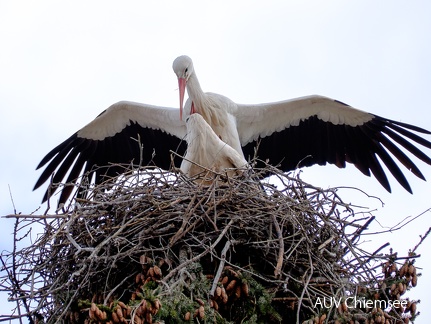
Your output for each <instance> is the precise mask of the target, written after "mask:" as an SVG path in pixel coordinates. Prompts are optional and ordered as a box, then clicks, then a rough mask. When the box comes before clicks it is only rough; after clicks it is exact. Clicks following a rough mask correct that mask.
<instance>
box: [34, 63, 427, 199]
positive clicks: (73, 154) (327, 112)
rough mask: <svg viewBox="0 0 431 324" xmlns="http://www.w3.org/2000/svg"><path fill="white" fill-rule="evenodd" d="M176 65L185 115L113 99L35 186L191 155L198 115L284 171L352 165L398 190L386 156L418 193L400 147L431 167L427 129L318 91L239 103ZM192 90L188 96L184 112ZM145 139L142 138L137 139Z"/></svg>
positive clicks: (246, 152) (55, 154)
mask: <svg viewBox="0 0 431 324" xmlns="http://www.w3.org/2000/svg"><path fill="white" fill-rule="evenodd" d="M173 69H174V72H175V74H176V75H177V77H178V82H179V88H180V116H181V118H178V110H177V109H174V108H166V107H158V106H152V105H147V104H141V103H133V102H125V101H121V102H118V103H116V104H113V105H112V106H111V107H109V108H108V109H107V110H105V111H104V112H102V113H101V114H100V115H99V116H98V117H97V118H96V119H94V120H93V121H92V122H90V123H89V124H88V125H86V126H84V127H83V128H82V129H80V130H79V131H77V132H76V133H75V134H73V135H72V136H71V137H69V138H68V139H66V140H65V141H64V142H63V143H61V144H60V145H58V146H57V147H55V148H54V149H53V150H52V151H50V152H49V153H48V154H47V155H46V156H45V157H44V158H43V159H42V161H41V162H40V164H39V165H38V167H37V168H38V169H39V168H41V167H43V166H44V165H45V164H47V163H48V165H47V166H46V167H45V170H44V171H43V172H42V174H41V176H40V178H39V179H38V181H37V182H36V185H35V187H34V189H36V188H38V187H40V186H41V185H42V184H43V183H44V182H46V181H47V180H48V179H49V178H50V177H51V175H52V174H53V173H54V176H53V178H52V183H53V184H54V185H53V186H52V187H51V186H50V187H49V188H48V190H47V191H46V193H45V195H44V198H43V202H44V201H46V200H47V199H49V198H50V196H52V194H54V192H55V191H56V189H57V187H56V184H58V183H60V182H62V181H63V180H64V179H65V177H66V175H67V173H68V172H69V174H68V176H67V180H66V182H67V183H74V182H76V181H77V178H78V176H79V175H80V174H82V172H84V173H86V172H89V173H88V176H89V178H90V179H91V178H93V177H94V181H95V183H96V184H97V183H100V182H101V181H103V180H104V179H105V177H113V176H115V175H117V174H120V173H122V172H123V171H124V169H123V168H122V167H121V166H119V164H120V163H123V164H131V163H133V164H135V165H139V164H141V165H155V166H158V167H160V168H162V169H169V167H170V166H171V165H170V164H171V158H170V152H169V151H170V150H173V151H175V152H177V153H178V154H179V155H181V156H184V153H185V151H186V143H185V141H184V140H183V139H184V138H185V136H186V133H187V130H186V124H185V121H184V119H186V118H187V116H188V115H190V114H191V113H194V112H196V113H199V114H200V115H202V117H203V118H204V119H205V121H206V122H207V123H208V124H209V125H210V126H211V127H212V129H213V130H214V132H215V134H217V136H218V137H219V138H220V139H221V140H223V141H224V142H225V143H227V144H228V145H229V146H230V147H232V148H233V149H235V150H236V151H237V152H238V153H240V154H241V155H242V156H243V157H245V158H246V159H249V158H250V157H253V156H255V153H256V154H257V157H258V158H259V159H260V160H263V161H269V163H271V164H273V165H277V166H278V167H279V168H281V169H282V170H284V171H289V170H293V169H295V168H297V167H303V166H311V165H314V164H319V165H325V164H326V163H330V164H335V165H336V166H338V167H340V168H343V167H345V164H346V162H348V163H352V164H354V165H355V166H356V167H357V168H358V169H359V170H360V171H361V172H362V173H363V174H365V175H367V176H370V175H371V173H372V174H373V175H374V176H375V177H376V179H377V180H378V181H379V182H380V184H381V185H382V186H383V187H384V188H385V189H386V190H387V191H389V192H391V187H390V185H389V181H388V179H387V177H386V174H385V172H384V170H383V168H382V166H381V164H380V161H382V162H383V163H384V165H386V167H387V169H388V170H389V171H390V173H392V175H393V176H394V177H395V179H396V180H397V181H398V182H399V183H400V184H401V186H403V187H404V188H405V189H406V190H407V191H408V192H410V193H411V192H412V190H411V188H410V185H409V183H408V182H407V180H406V178H405V176H404V174H403V172H402V171H401V170H400V168H399V167H398V165H397V164H396V162H395V161H394V159H393V157H395V158H396V159H397V160H398V161H399V162H400V163H401V164H403V165H404V166H405V167H406V168H407V170H410V171H411V172H412V173H413V174H415V175H416V176H417V177H419V178H421V179H423V180H425V178H424V176H423V175H422V173H421V171H420V170H419V169H418V167H417V166H416V165H415V164H414V163H413V161H411V159H410V158H409V157H408V156H407V155H406V154H405V153H404V152H403V151H402V150H401V149H400V147H402V148H404V149H406V150H407V151H409V152H410V153H412V154H413V155H414V156H416V157H417V158H419V159H420V160H422V161H424V162H425V163H427V164H429V165H431V159H430V158H429V157H428V156H427V155H426V154H425V153H423V152H422V151H421V150H420V149H419V148H417V147H416V146H415V145H414V143H417V144H420V145H422V146H425V147H427V148H431V142H429V141H428V140H426V139H424V138H422V137H420V136H419V135H417V134H416V133H422V134H431V132H429V131H427V130H425V129H423V128H420V127H417V126H413V125H409V124H406V123H401V122H397V121H394V120H390V119H387V118H383V117H380V116H377V115H374V114H371V113H367V112H364V111H361V110H358V109H355V108H353V107H351V106H349V105H346V104H344V103H342V102H339V101H337V100H333V99H330V98H326V97H322V96H317V95H313V96H307V97H302V98H296V99H291V100H286V101H280V102H274V103H266V104H257V105H244V104H236V103H234V102H233V101H231V100H230V99H228V98H226V97H224V96H222V95H219V94H214V93H204V92H203V91H202V89H201V87H200V85H199V82H198V79H197V77H196V73H195V71H194V67H193V63H192V60H191V59H190V58H189V57H187V56H180V57H178V58H177V59H175V61H174V63H173ZM185 88H187V92H188V94H189V99H188V100H187V102H186V104H185V107H184V110H185V114H184V116H182V115H183V112H182V106H183V98H184V91H185V90H184V89H185ZM138 138H139V143H138V141H137V140H134V139H138ZM257 143H259V145H258V146H257ZM140 145H142V147H143V153H142V154H141V149H140V148H141V146H140ZM256 147H258V149H257V151H256V150H255V149H256ZM209 149H210V148H208V150H209ZM389 153H391V154H392V156H393V157H392V156H391V155H390V154H389ZM379 159H380V161H379ZM174 164H175V165H176V166H177V167H178V166H180V164H181V160H180V159H176V160H174ZM258 166H259V165H258ZM73 187H74V186H73V185H70V186H65V187H64V188H63V190H62V193H61V196H60V198H59V203H60V204H61V203H64V202H65V201H66V200H67V198H68V197H69V196H70V194H71V192H72V190H73Z"/></svg>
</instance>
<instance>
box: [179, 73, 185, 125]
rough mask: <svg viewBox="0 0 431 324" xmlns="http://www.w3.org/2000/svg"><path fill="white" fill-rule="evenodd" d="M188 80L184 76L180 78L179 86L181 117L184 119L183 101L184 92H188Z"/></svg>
mask: <svg viewBox="0 0 431 324" xmlns="http://www.w3.org/2000/svg"><path fill="white" fill-rule="evenodd" d="M186 84H187V80H186V79H184V78H178V87H179V88H180V119H181V120H183V102H184V93H185V92H186Z"/></svg>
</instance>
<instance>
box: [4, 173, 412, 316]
mask: <svg viewBox="0 0 431 324" xmlns="http://www.w3.org/2000/svg"><path fill="white" fill-rule="evenodd" d="M263 171H264V172H270V173H271V174H273V175H274V176H275V177H276V178H277V181H278V182H280V183H281V184H282V186H281V187H282V188H281V189H278V188H277V187H276V186H274V185H272V184H269V183H266V182H264V183H259V182H256V181H254V180H253V179H251V178H247V177H246V176H244V177H242V178H226V177H224V176H223V175H220V174H214V183H213V184H212V185H210V186H202V185H199V184H196V183H195V182H193V181H191V180H190V179H186V178H184V177H183V176H181V175H179V174H173V173H169V172H165V171H160V170H150V169H140V170H139V171H138V172H137V171H134V172H131V173H129V174H128V175H125V176H122V177H120V178H119V179H117V180H116V184H115V186H112V182H110V183H106V184H102V185H99V186H97V187H96V188H93V189H92V190H91V194H90V196H89V197H88V198H87V199H78V198H76V199H75V200H74V201H73V203H72V204H71V205H70V206H69V207H68V208H67V209H66V210H65V211H64V212H63V213H60V214H56V215H48V214H46V213H45V215H40V216H36V215H33V216H32V215H29V216H25V215H14V217H15V218H16V222H17V223H16V233H15V234H16V236H15V240H16V242H17V241H19V239H20V235H18V233H19V232H21V233H22V232H24V233H25V231H26V229H27V228H28V227H29V225H31V226H34V225H36V224H39V223H40V224H42V225H43V226H44V232H43V233H42V234H41V235H39V237H38V238H37V240H36V241H35V242H34V243H33V244H32V245H30V246H28V247H25V248H23V249H21V250H19V251H14V253H12V254H9V255H5V254H4V255H2V262H3V270H6V273H7V276H6V277H3V279H6V280H3V287H4V286H5V285H6V284H5V282H7V283H8V285H9V286H8V289H9V291H10V294H11V299H12V300H15V301H16V302H17V305H18V306H17V309H16V311H17V313H15V314H14V315H11V316H10V318H15V317H18V318H21V317H24V316H27V317H28V318H29V319H30V321H33V320H34V321H36V319H39V320H40V319H42V318H43V319H44V320H45V321H46V322H48V323H54V322H58V321H63V322H70V323H82V322H87V323H97V322H100V323H105V322H108V323H117V322H118V323H151V322H160V323H162V322H163V321H164V322H165V323H181V322H188V321H195V322H208V323H213V322H219V323H227V322H234V323H239V322H243V323H246V322H247V323H279V322H284V323H292V322H303V321H306V320H310V321H311V322H310V323H323V321H324V320H325V319H326V321H329V320H330V321H331V322H336V321H338V323H342V322H349V321H351V320H352V321H357V322H361V323H367V321H368V322H370V323H371V320H374V319H377V318H378V317H381V319H383V318H384V319H385V320H386V319H387V320H388V321H389V323H392V321H393V323H395V322H396V320H397V319H400V318H401V317H405V314H407V315H409V316H411V315H413V316H414V315H416V314H415V313H416V304H415V303H413V302H411V301H409V305H408V306H406V307H404V308H403V309H400V308H397V307H392V308H390V309H380V308H379V307H377V308H376V307H371V308H367V307H354V308H346V307H343V305H330V306H328V305H327V304H326V305H323V300H324V298H330V297H331V298H334V300H337V299H339V300H345V299H346V298H348V297H349V296H361V297H363V298H367V299H371V300H385V301H395V300H402V299H401V297H400V296H401V295H402V294H403V293H404V292H405V291H406V290H407V289H408V288H409V287H411V286H412V285H416V283H417V274H416V268H415V267H414V266H413V262H414V261H413V260H414V258H415V256H414V253H412V254H410V255H409V256H408V258H398V257H397V255H396V253H390V254H386V255H383V254H382V253H379V250H380V249H379V250H378V251H377V252H374V253H368V252H366V251H364V250H362V249H361V248H360V247H359V242H360V238H361V234H362V232H363V231H364V230H366V228H367V226H368V225H369V224H370V222H372V220H373V219H374V217H373V216H371V215H370V214H368V213H364V214H363V213H357V214H355V213H354V211H353V210H352V208H351V207H350V206H349V205H348V204H345V203H343V201H342V200H341V199H340V197H339V196H338V194H337V190H336V189H328V190H322V189H319V188H315V187H312V186H310V185H308V184H306V183H304V182H303V181H301V180H300V179H299V178H297V177H295V178H292V177H290V176H289V175H286V174H283V173H280V172H279V171H277V170H276V169H274V168H271V167H267V168H266V169H265V170H263ZM391 252H392V251H391ZM397 260H398V261H397ZM400 260H402V261H401V262H400ZM397 262H398V265H400V266H401V267H400V269H399V267H398V265H397ZM381 269H383V271H382V270H381ZM403 269H404V270H403ZM399 283H401V284H399ZM393 284H396V287H394V286H393ZM344 305H346V304H344ZM412 305H413V306H412ZM22 309H24V311H22ZM18 311H19V313H18ZM403 312H404V313H403ZM409 312H410V313H409ZM382 323H383V322H382Z"/></svg>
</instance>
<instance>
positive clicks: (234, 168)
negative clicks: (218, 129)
mask: <svg viewBox="0 0 431 324" xmlns="http://www.w3.org/2000/svg"><path fill="white" fill-rule="evenodd" d="M186 125H187V135H186V141H187V153H186V156H185V157H184V159H183V161H182V162H181V171H182V172H183V173H184V174H186V175H188V176H189V177H197V181H198V182H201V183H204V184H210V183H211V182H212V178H213V175H212V172H211V171H215V172H219V173H220V172H221V173H223V174H224V173H227V174H228V175H229V176H232V175H234V174H240V171H239V169H240V168H243V167H245V166H247V161H246V160H245V159H244V156H243V155H242V152H241V153H238V152H237V151H236V150H234V149H233V148H232V147H230V146H229V145H228V144H226V143H225V142H223V141H222V140H221V139H220V138H219V137H218V136H217V135H216V133H215V132H214V131H213V129H212V128H211V126H210V125H208V123H207V122H206V121H205V120H204V119H203V117H202V116H201V115H199V114H191V115H190V116H188V117H187V118H186Z"/></svg>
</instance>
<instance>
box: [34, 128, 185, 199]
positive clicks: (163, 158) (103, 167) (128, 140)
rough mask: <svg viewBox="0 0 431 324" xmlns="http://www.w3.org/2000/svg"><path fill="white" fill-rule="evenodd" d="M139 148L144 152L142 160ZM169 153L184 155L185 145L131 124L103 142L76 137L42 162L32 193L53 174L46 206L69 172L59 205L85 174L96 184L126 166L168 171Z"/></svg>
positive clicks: (163, 134) (177, 163)
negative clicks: (41, 170)
mask: <svg viewBox="0 0 431 324" xmlns="http://www.w3.org/2000/svg"><path fill="white" fill-rule="evenodd" d="M138 139H139V141H138ZM140 144H141V146H142V148H143V151H142V160H141V151H140ZM170 150H172V151H175V152H177V153H178V154H179V155H184V153H185V150H186V143H185V141H183V140H182V139H179V138H177V137H176V136H173V135H170V134H167V133H165V132H163V131H161V130H156V129H150V128H146V127H142V126H141V125H139V124H137V123H134V122H131V123H130V125H129V126H126V127H125V128H124V129H123V130H122V131H121V132H119V133H117V134H115V135H114V136H111V137H107V138H105V139H103V140H92V139H87V138H82V137H79V136H78V133H75V134H74V135H72V136H71V137H69V138H68V139H67V140H65V141H64V142H63V143H61V144H60V145H58V146H57V147H55V148H54V149H53V150H51V151H50V152H49V153H48V154H47V155H46V156H45V157H44V158H43V159H42V161H41V162H40V164H39V165H38V169H39V168H41V167H43V166H44V165H46V164H47V163H48V162H49V164H48V166H47V167H46V168H45V170H44V171H43V172H42V174H41V176H40V178H39V179H38V181H37V182H36V185H35V187H34V189H37V188H38V187H40V186H41V185H42V184H43V183H45V182H46V181H47V180H48V179H49V178H50V177H51V175H52V174H54V177H53V184H52V185H51V186H50V187H49V188H48V189H47V191H46V192H45V195H44V197H43V201H42V202H45V201H46V200H47V199H49V198H50V197H51V196H52V195H53V194H54V193H55V191H56V189H57V188H58V183H60V182H62V181H63V180H64V178H65V177H66V175H67V172H69V170H70V172H69V175H68V177H67V182H68V183H72V185H71V186H68V185H66V186H64V188H63V189H62V193H61V196H60V199H59V204H62V203H64V202H66V200H67V199H68V198H69V197H70V195H71V193H72V191H73V189H74V187H75V186H74V185H73V183H75V182H77V179H78V178H79V176H80V175H81V174H83V173H86V174H87V177H88V179H92V178H93V177H94V179H95V183H96V184H99V183H101V182H103V181H104V180H106V179H110V178H113V177H115V176H117V175H118V174H121V173H123V172H124V171H125V168H127V166H128V165H130V166H132V165H133V166H137V165H139V164H140V163H141V164H142V165H154V166H157V167H160V168H162V169H165V170H168V169H169V168H170V167H171V154H170V152H169V151H170ZM174 164H175V166H176V167H179V166H180V164H181V159H180V158H178V157H176V158H175V159H174Z"/></svg>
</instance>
